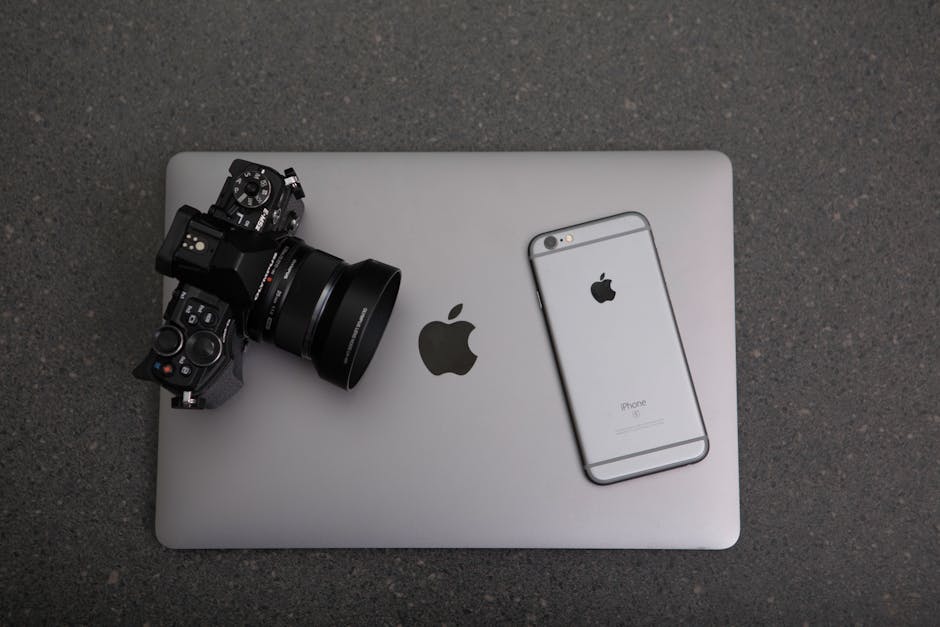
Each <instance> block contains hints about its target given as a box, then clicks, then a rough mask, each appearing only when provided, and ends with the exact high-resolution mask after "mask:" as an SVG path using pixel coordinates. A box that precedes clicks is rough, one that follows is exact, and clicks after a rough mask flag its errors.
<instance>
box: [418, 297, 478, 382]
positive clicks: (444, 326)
mask: <svg viewBox="0 0 940 627" xmlns="http://www.w3.org/2000/svg"><path fill="white" fill-rule="evenodd" d="M462 309H463V303H459V304H457V305H454V308H453V309H451V310H450V313H449V314H448V315H447V319H448V320H453V319H454V318H456V317H457V316H459V315H460V311H461V310H462ZM475 328H476V327H475V326H473V325H472V324H471V323H469V322H467V321H466V320H460V321H458V322H451V323H450V324H448V323H446V322H441V321H439V320H435V321H433V322H429V323H427V324H426V325H424V328H423V329H421V333H420V334H419V335H418V353H420V355H421V361H423V362H424V365H425V366H426V367H427V369H428V370H429V371H430V372H431V374H433V375H441V374H444V373H445V372H452V373H454V374H457V375H465V374H467V373H468V372H470V369H471V368H473V364H475V363H476V361H477V356H476V355H474V354H473V351H471V350H470V334H471V333H473V330H474V329H475Z"/></svg>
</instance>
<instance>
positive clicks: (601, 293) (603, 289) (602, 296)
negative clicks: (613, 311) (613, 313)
mask: <svg viewBox="0 0 940 627" xmlns="http://www.w3.org/2000/svg"><path fill="white" fill-rule="evenodd" d="M604 274H606V272H605V273H602V274H601V278H600V280H599V281H595V282H594V283H591V296H593V297H594V300H596V301H597V302H599V303H604V302H607V301H609V300H613V299H614V296H616V295H617V292H615V291H614V290H613V289H612V288H611V287H610V281H611V280H610V279H605V278H604Z"/></svg>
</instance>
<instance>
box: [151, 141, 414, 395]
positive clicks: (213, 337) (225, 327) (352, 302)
mask: <svg viewBox="0 0 940 627" xmlns="http://www.w3.org/2000/svg"><path fill="white" fill-rule="evenodd" d="M303 197H304V191H303V188H302V187H301V185H300V181H299V179H298V177H297V175H296V173H295V172H294V171H293V169H291V168H288V169H287V170H285V172H284V174H283V175H281V174H280V173H278V172H277V171H276V170H274V169H272V168H269V167H267V166H263V165H260V164H256V163H251V162H248V161H244V160H241V159H236V160H234V161H233V162H232V164H231V166H230V167H229V176H228V178H227V179H226V181H225V184H224V185H223V187H222V191H221V193H220V194H219V197H218V199H217V200H216V202H215V204H213V205H212V207H211V208H210V209H209V211H208V212H207V213H201V212H199V211H198V210H196V209H194V208H193V207H190V206H188V205H187V206H183V207H181V208H180V209H179V210H178V211H177V213H176V216H175V217H174V219H173V223H172V224H171V225H170V228H169V230H168V232H167V235H166V237H165V239H164V241H163V244H162V245H161V247H160V250H159V252H158V253H157V261H156V269H157V271H158V272H160V273H161V274H164V275H166V276H171V277H175V278H177V279H179V284H178V285H177V287H176V289H175V290H174V291H173V297H172V298H171V299H170V302H169V304H168V305H167V307H166V310H165V312H164V315H163V318H164V319H163V323H162V324H161V325H160V326H159V327H158V328H157V330H156V331H155V332H154V333H153V336H152V339H151V348H150V351H149V352H148V354H147V356H146V357H145V358H144V359H143V361H141V362H140V364H139V365H138V366H137V367H136V368H135V369H134V376H136V377H137V378H139V379H143V380H152V381H156V382H158V383H159V384H160V385H161V386H163V387H164V388H166V389H168V390H169V391H171V392H172V393H173V395H174V397H173V401H172V404H173V407H178V408H185V409H212V408H214V407H218V406H219V405H221V404H222V403H224V402H225V401H226V400H227V399H228V398H230V397H231V396H232V395H233V394H235V393H236V392H237V391H238V390H239V389H240V388H241V386H242V382H243V381H242V358H243V354H244V351H245V348H246V346H247V344H248V341H249V339H252V340H256V341H269V342H273V343H274V344H276V345H277V346H279V347H281V348H284V349H286V350H289V351H291V352H293V353H295V354H297V355H299V356H301V357H304V358H307V359H310V360H311V361H313V362H314V365H315V366H316V367H317V371H318V372H319V374H320V376H321V377H322V378H324V379H326V380H328V381H331V382H333V383H335V384H337V385H340V386H341V387H344V388H346V389H350V388H352V387H353V386H355V385H356V383H357V382H358V381H359V378H360V377H361V376H362V374H363V372H364V370H365V368H366V366H367V365H368V363H369V361H370V360H371V357H372V354H373V353H374V351H375V349H376V348H377V346H378V342H379V339H380V338H381V335H382V333H383V332H384V329H385V325H386V323H387V321H388V317H389V316H390V314H391V310H392V307H393V306H394V302H395V299H396V297H397V294H398V287H399V283H400V276H401V273H400V271H399V270H398V269H397V268H395V267H393V266H389V265H387V264H383V263H381V262H378V261H375V260H372V259H368V260H366V261H363V262H360V263H358V264H353V265H349V264H346V263H345V262H344V261H343V260H342V259H340V258H338V257H335V256H333V255H330V254H329V253H325V252H323V251H321V250H317V249H314V248H312V247H310V246H307V245H306V244H305V243H304V242H303V240H301V239H299V238H297V237H293V236H292V234H293V232H294V231H295V230H296V229H297V227H298V225H299V224H300V220H301V218H302V217H303V213H304V205H303V201H302V199H303Z"/></svg>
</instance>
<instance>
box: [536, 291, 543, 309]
mask: <svg viewBox="0 0 940 627" xmlns="http://www.w3.org/2000/svg"><path fill="white" fill-rule="evenodd" d="M535 300H536V301H537V302H538V304H539V309H541V308H542V295H541V294H539V291H538V290H535Z"/></svg>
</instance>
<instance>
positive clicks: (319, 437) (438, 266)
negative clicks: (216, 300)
mask: <svg viewBox="0 0 940 627" xmlns="http://www.w3.org/2000/svg"><path fill="white" fill-rule="evenodd" d="M236 157H237V158H243V159H248V160H251V161H256V162H259V163H263V164H266V165H270V166H272V167H274V168H276V169H278V170H281V171H283V170H284V169H285V168H287V167H293V168H294V169H295V170H296V171H297V174H298V176H299V177H300V179H301V181H302V183H303V186H304V189H305V191H306V194H307V196H306V198H305V200H304V202H305V204H306V214H305V216H304V220H303V223H302V225H301V228H300V229H299V231H298V235H299V236H300V237H302V238H304V239H305V240H306V241H307V242H308V243H309V244H311V245H313V246H315V247H317V248H321V249H323V250H325V251H327V252H329V253H332V254H335V255H337V256H339V257H342V258H343V259H346V260H347V261H350V262H352V261H359V260H361V259H364V258H369V257H372V258H375V259H379V260H382V261H386V262H388V263H391V264H393V265H396V266H398V267H399V268H401V270H402V286H401V291H400V294H399V298H398V303H397V305H396V308H395V311H394V312H393V314H392V318H391V321H390V322H389V325H388V327H387V329H386V332H385V335H384V337H383V339H382V343H381V345H380V346H379V348H378V351H377V352H376V354H375V357H374V359H373V362H372V364H371V365H370V366H369V369H368V371H367V372H366V373H365V376H364V377H363V378H362V381H361V382H360V384H359V386H358V387H356V388H355V389H354V390H352V391H349V392H346V391H343V390H341V389H339V388H336V387H334V386H332V385H330V384H328V383H326V382H324V381H322V380H320V379H319V378H317V375H316V372H315V370H314V368H313V366H312V365H311V364H310V363H309V362H306V361H303V360H301V359H300V358H298V357H296V356H294V355H291V354H289V353H286V352H284V351H281V350H279V349H277V348H276V347H274V346H273V345H264V344H251V345H249V347H248V349H247V351H246V353H245V360H244V362H245V363H244V380H245V385H244V387H243V388H242V390H241V391H240V392H239V393H238V394H237V395H235V396H234V397H233V398H232V399H230V400H229V401H228V402H227V403H226V404H225V405H224V406H223V407H222V408H220V409H216V410H212V411H202V412H200V411H184V410H174V409H172V408H171V407H170V403H169V395H168V394H167V393H165V392H161V399H160V427H159V450H158V475H157V511H156V532H157V536H158V538H159V540H160V541H161V542H162V543H163V544H165V545H166V546H169V547H175V548H210V547H233V548H234V547H243V548H247V547H606V548H712V549H717V548H725V547H728V546H731V545H732V544H733V543H734V542H735V541H736V539H737V536H738V533H739V506H738V454H737V410H736V381H735V344H734V288H733V278H734V277H733V240H732V226H733V225H732V191H731V165H730V163H729V162H728V160H727V158H726V157H725V156H724V155H721V154H720V153H714V152H637V153H625V152H606V153H470V154H464V153H444V154H442V153H430V154H421V153H406V154H394V153H385V154H369V153H341V154H330V153H181V154H178V155H176V156H174V157H173V158H172V159H171V160H170V163H169V165H168V167H167V193H166V202H167V204H166V211H167V214H166V215H167V221H168V222H169V220H171V219H172V217H173V215H174V214H175V212H176V210H177V209H178V208H179V207H180V206H181V205H183V204H190V205H192V206H195V207H198V208H200V209H202V210H205V209H206V208H208V206H209V205H210V204H211V203H212V202H213V201H214V200H215V198H216V196H217V195H218V192H219V189H220V188H221V185H222V184H223V182H224V180H225V176H226V171H227V168H228V165H229V164H230V162H231V161H232V159H234V158H236ZM628 210H637V211H642V212H643V214H644V215H645V216H646V217H647V218H648V220H649V221H650V225H651V228H652V231H653V233H654V234H655V237H656V243H657V248H658V251H659V255H660V259H661V264H662V270H663V274H664V277H665V279H666V282H667V285H668V288H669V294H670V297H671V300H672V304H673V308H674V310H675V316H676V322H677V325H678V327H679V330H680V333H681V336H682V340H683V344H684V346H685V350H686V356H687V359H688V364H689V369H690V371H691V374H692V378H693V381H694V383H695V387H696V391H697V393H698V396H699V402H700V405H701V410H702V415H703V418H704V421H705V425H706V428H707V431H708V434H709V440H710V451H709V454H708V456H707V457H706V458H705V459H704V460H702V461H701V462H698V463H696V464H694V465H691V466H687V467H683V468H678V469H674V470H669V471H665V472H662V473H658V474H655V475H652V476H648V477H642V478H638V479H633V480H629V481H625V482H622V483H618V484H613V485H605V486H600V485H595V484H593V483H591V482H590V481H589V480H588V479H587V478H586V477H585V475H584V473H583V471H582V469H581V460H580V458H579V454H578V449H577V444H576V441H575V435H574V431H573V429H572V425H571V423H570V420H569V418H568V414H567V411H566V408H565V401H564V397H563V394H562V388H561V385H560V383H559V380H558V375H557V372H556V370H555V364H554V361H553V358H552V353H551V348H550V345H549V340H548V336H547V333H546V329H545V325H544V323H543V321H542V318H541V315H540V312H539V309H538V302H537V299H536V295H535V289H534V284H533V280H532V276H531V272H530V268H529V265H528V259H527V254H526V245H527V243H528V241H529V239H530V238H531V237H532V236H533V235H535V234H537V233H540V232H543V231H546V230H549V229H552V228H555V227H561V226H565V225H569V224H575V223H578V222H584V221H587V220H591V219H595V218H599V217H603V216H606V215H611V214H614V213H618V212H623V211H628ZM175 284H176V281H169V280H168V281H166V282H165V286H164V302H166V300H168V298H169V294H170V292H171V291H172V288H173V287H174V286H175ZM458 305H459V306H460V307H458ZM455 309H459V312H458V313H457V314H456V315H455V316H454V319H453V320H451V319H449V314H451V313H452V311H453V310H455ZM432 322H439V323H440V324H441V325H448V324H452V323H454V322H468V323H470V324H471V325H473V329H472V331H471V332H470V334H469V336H468V339H467V340H466V342H467V346H468V348H469V350H470V351H472V353H473V354H474V355H476V360H475V361H473V365H472V367H471V368H470V369H469V371H467V372H466V373H465V374H462V375H459V374H454V373H450V372H447V373H444V374H440V375H435V374H432V373H431V371H430V370H429V366H428V365H427V364H426V361H427V360H428V359H429V356H428V355H425V358H422V355H421V354H420V352H419V335H420V333H421V331H422V329H423V328H424V327H425V326H426V325H428V324H429V323H432ZM461 326H462V327H463V330H464V332H465V331H466V330H467V325H459V326H457V325H455V326H453V327H450V329H454V330H455V336H454V337H455V339H454V341H455V342H458V343H459V342H460V341H462V340H461V338H460V337H459V335H460V332H459V331H460V328H459V327H461ZM439 328H443V327H439ZM445 333H446V331H445ZM434 359H435V357H434V356H433V355H431V356H430V360H431V361H432V362H433V360H434ZM432 367H433V363H432Z"/></svg>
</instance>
